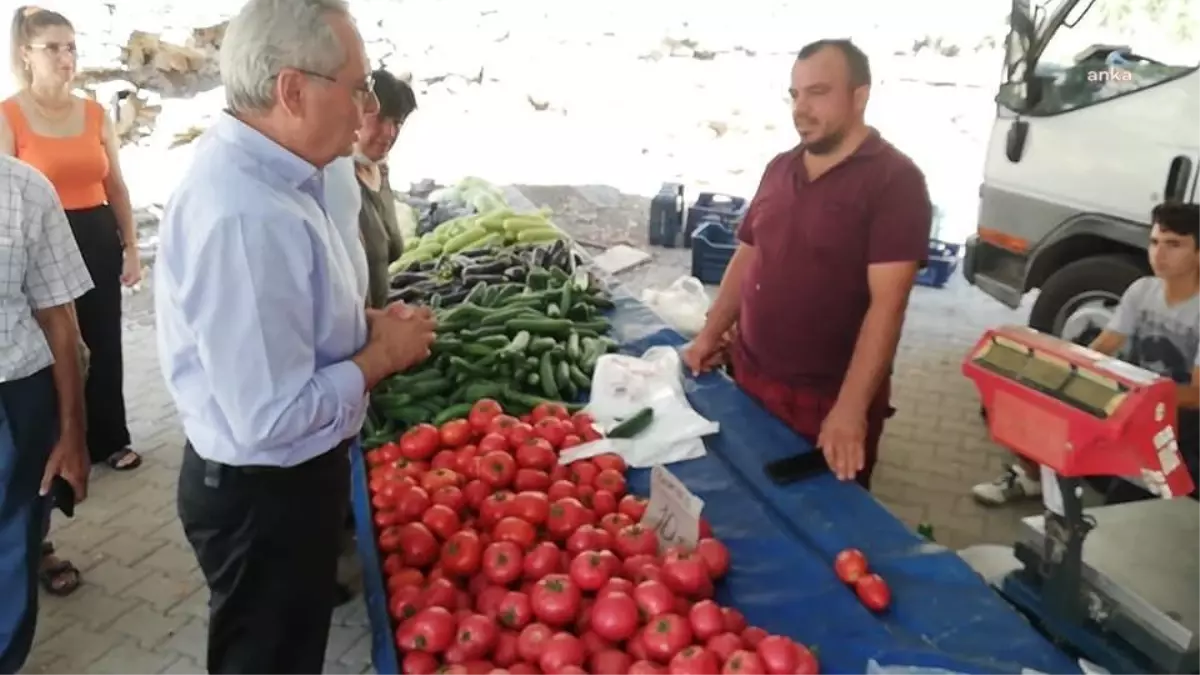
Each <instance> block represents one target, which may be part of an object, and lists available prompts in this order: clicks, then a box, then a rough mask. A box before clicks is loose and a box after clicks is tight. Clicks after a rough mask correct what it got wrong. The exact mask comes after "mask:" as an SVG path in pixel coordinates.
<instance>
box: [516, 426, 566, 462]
mask: <svg viewBox="0 0 1200 675" xmlns="http://www.w3.org/2000/svg"><path fill="white" fill-rule="evenodd" d="M548 423H549V424H559V422H558V420H556V419H553V418H551V419H549V420H548ZM555 447H557V446H554V445H552V443H551V442H550V441H549V440H548V439H546V438H541V437H539V438H530V439H529V440H527V441H525V442H524V443H522V444H520V445H518V446H517V451H516V453H515V454H516V458H517V465H519V466H521V467H522V468H525V469H537V470H538V471H550V470H551V469H553V468H554V465H555V464H556V463H557V462H558V457H557V456H556V455H555V454H554V448H555Z"/></svg>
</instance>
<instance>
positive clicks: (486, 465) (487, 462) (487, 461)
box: [479, 451, 517, 488]
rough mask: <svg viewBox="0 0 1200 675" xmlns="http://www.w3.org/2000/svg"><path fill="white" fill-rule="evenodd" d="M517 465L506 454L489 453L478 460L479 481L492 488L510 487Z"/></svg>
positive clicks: (510, 456)
mask: <svg viewBox="0 0 1200 675" xmlns="http://www.w3.org/2000/svg"><path fill="white" fill-rule="evenodd" d="M516 475H517V463H516V461H515V460H513V458H512V455H510V454H508V453H507V452H497V451H493V452H489V453H487V454H486V455H482V456H481V457H480V458H479V479H480V480H482V481H483V482H485V483H487V484H488V485H490V486H492V487H493V488H506V487H508V486H509V485H512V482H513V478H514V477H515V476H516Z"/></svg>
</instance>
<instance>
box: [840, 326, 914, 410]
mask: <svg viewBox="0 0 1200 675" xmlns="http://www.w3.org/2000/svg"><path fill="white" fill-rule="evenodd" d="M903 328H904V308H903V307H901V308H899V309H897V308H894V307H876V306H872V307H871V308H870V309H869V310H867V315H866V317H865V318H864V319H863V323H862V328H860V329H859V331H858V339H857V340H856V341H855V343H854V356H853V357H852V358H851V360H850V368H849V370H847V371H846V379H845V380H843V382H842V388H841V391H840V392H839V393H838V405H844V406H850V408H851V409H853V410H861V411H863V412H864V413H865V412H866V411H867V409H868V408H869V407H870V405H871V402H872V401H873V400H875V394H876V393H878V392H879V387H880V385H882V384H883V381H884V380H886V379H887V377H888V374H889V372H890V371H891V368H892V361H893V360H895V358H896V345H897V344H899V342H900V332H901V330H902V329H903Z"/></svg>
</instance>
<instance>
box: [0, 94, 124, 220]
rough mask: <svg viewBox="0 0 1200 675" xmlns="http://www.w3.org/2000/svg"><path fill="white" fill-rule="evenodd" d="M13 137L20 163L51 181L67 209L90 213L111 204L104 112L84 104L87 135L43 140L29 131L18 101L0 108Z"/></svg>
mask: <svg viewBox="0 0 1200 675" xmlns="http://www.w3.org/2000/svg"><path fill="white" fill-rule="evenodd" d="M0 108H2V109H3V111H4V117H5V118H6V119H7V120H8V126H9V128H10V129H11V130H12V134H13V148H14V151H15V154H16V157H17V159H20V160H21V161H23V162H25V163H26V164H29V165H31V166H33V167H34V168H35V169H37V170H38V171H41V172H42V174H43V175H45V176H46V178H48V179H49V180H50V183H51V184H53V185H54V189H55V190H56V191H57V192H58V198H59V199H60V200H61V201H62V205H63V208H64V209H67V210H73V209H90V208H92V207H94V206H100V205H101V204H104V203H106V202H107V201H108V194H107V192H106V191H105V189H104V179H105V178H108V170H109V166H108V153H107V152H106V150H105V148H104V108H102V107H101V106H100V104H99V103H96V102H95V101H91V100H86V99H85V100H84V102H83V133H81V134H78V135H76V136H64V137H57V136H42V135H40V134H36V133H34V132H33V130H32V129H31V128H30V127H29V123H28V122H27V121H26V119H25V113H24V112H23V111H22V110H21V104H20V103H19V102H18V101H17V99H16V97H13V98H9V99H7V100H6V101H4V103H3V104H0Z"/></svg>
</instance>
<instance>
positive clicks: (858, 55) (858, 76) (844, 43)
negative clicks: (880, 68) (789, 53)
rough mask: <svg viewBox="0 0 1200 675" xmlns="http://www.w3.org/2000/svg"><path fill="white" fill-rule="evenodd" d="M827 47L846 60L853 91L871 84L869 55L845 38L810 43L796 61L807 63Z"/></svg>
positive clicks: (801, 51) (801, 50)
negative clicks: (836, 51) (806, 61)
mask: <svg viewBox="0 0 1200 675" xmlns="http://www.w3.org/2000/svg"><path fill="white" fill-rule="evenodd" d="M827 47H828V48H829V49H836V50H838V51H839V52H841V53H842V56H843V57H844V58H845V59H846V65H847V67H848V68H849V70H850V88H851V89H858V88H859V87H866V86H869V85H870V84H871V62H870V60H869V59H867V55H866V54H865V53H863V50H861V49H859V48H858V45H856V44H854V43H853V42H851V41H850V40H848V39H845V38H839V39H828V40H817V41H816V42H810V43H808V44H806V45H804V47H803V48H801V49H800V53H799V54H798V55H797V56H796V60H797V61H805V60H807V59H809V58H811V57H812V56H814V55H815V54H816V53H817V52H819V51H821V50H822V49H825V48H827Z"/></svg>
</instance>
